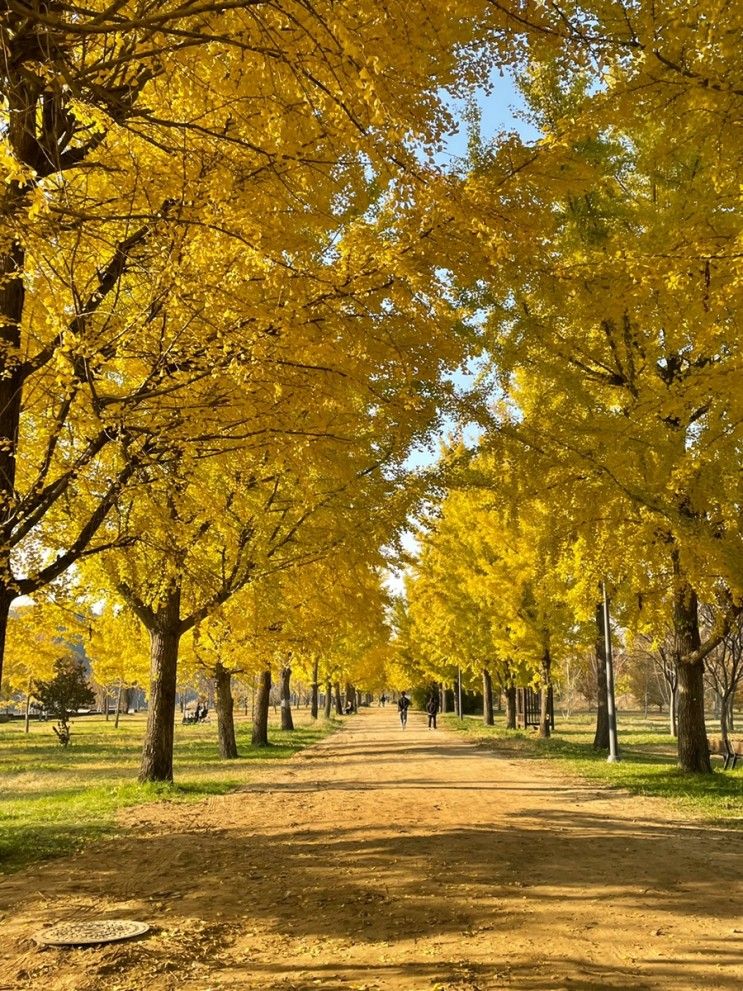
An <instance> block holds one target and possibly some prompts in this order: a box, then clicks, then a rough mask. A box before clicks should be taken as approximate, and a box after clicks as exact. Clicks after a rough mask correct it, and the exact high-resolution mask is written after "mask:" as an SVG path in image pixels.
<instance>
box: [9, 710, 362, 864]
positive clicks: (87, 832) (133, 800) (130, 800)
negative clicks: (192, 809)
mask: <svg viewBox="0 0 743 991" xmlns="http://www.w3.org/2000/svg"><path fill="white" fill-rule="evenodd" d="M342 726H343V721H342V720H339V719H335V718H331V719H329V720H325V719H324V718H320V719H319V720H318V721H317V723H314V722H311V723H309V724H308V723H302V724H300V725H297V727H296V728H295V729H294V730H293V731H284V730H281V729H278V728H276V727H271V728H270V729H269V741H270V745H269V746H268V747H265V748H264V747H252V746H250V743H249V738H248V737H247V735H246V733H245V732H244V733H243V734H242V739H240V738H238V746H239V750H240V754H241V756H240V757H239V758H237V759H236V760H220V759H219V757H218V756H215V754H216V746H217V744H216V740H211V739H209V740H204V739H201V738H199V737H197V736H196V735H195V734H193V735H190V736H189V737H184V738H182V739H181V740H180V741H178V738H177V742H176V748H175V755H174V770H175V781H174V782H173V783H172V784H171V783H168V782H157V783H146V784H140V783H139V782H138V781H137V780H136V774H137V769H138V766H137V765H138V761H137V759H136V758H135V761H134V762H133V761H132V757H131V751H132V750H133V751H134V753H135V754H137V755H138V748H139V745H140V741H139V740H136V741H134V746H133V747H130V746H129V745H128V744H129V741H128V740H127V742H126V746H125V748H122V749H125V751H126V753H125V756H124V757H121V756H120V753H121V751H120V752H119V754H117V752H116V750H115V749H114V747H115V746H116V744H118V743H119V741H120V740H121V739H122V737H121V735H119V736H118V737H115V736H112V735H111V729H110V727H109V726H106V727H105V733H106V734H107V740H105V741H104V742H101V743H100V744H99V746H98V752H97V751H96V746H95V740H96V737H95V735H94V733H93V732H91V733H90V734H89V737H86V736H85V735H83V734H82V733H81V734H80V735H79V736H78V737H77V749H76V748H75V746H74V745H73V746H72V747H70V748H69V749H68V750H66V751H63V750H62V748H61V747H58V746H56V745H55V744H54V743H53V742H51V741H49V742H48V745H47V741H44V742H43V743H42V745H41V746H39V744H38V737H37V739H36V740H33V739H31V740H29V739H28V738H25V737H19V738H17V739H16V740H14V741H12V742H11V746H13V745H15V748H16V749H15V752H14V753H13V755H12V757H13V760H14V761H15V763H14V764H11V763H9V762H8V761H7V757H8V752H9V747H8V744H7V741H2V742H4V743H5V746H6V750H5V754H4V756H5V757H6V761H5V762H4V763H5V765H6V766H5V767H3V766H2V764H0V877H2V876H3V875H7V874H11V873H15V872H16V871H19V870H22V869H24V868H27V867H30V866H31V865H33V864H36V863H40V862H42V861H45V860H49V859H52V858H55V857H61V856H65V855H67V854H70V853H74V852H76V851H79V850H81V849H82V848H83V847H84V846H86V845H87V844H88V843H91V842H93V841H96V840H101V839H107V838H112V837H114V836H116V835H117V834H119V833H120V832H121V830H122V827H121V825H120V823H119V822H118V821H117V817H118V813H119V811H121V810H123V809H126V808H131V807H133V806H139V805H146V804H149V803H152V802H178V803H190V802H199V801H202V800H203V799H205V798H208V797H209V796H214V795H225V794H229V793H230V792H234V791H237V790H238V789H240V788H243V787H245V786H246V785H247V784H249V783H250V780H251V774H250V772H251V768H253V767H255V766H256V765H265V763H266V762H272V761H276V760H278V761H285V760H288V759H290V758H292V757H293V756H294V755H295V754H297V753H299V752H300V751H303V750H306V749H307V748H309V747H312V746H314V745H315V744H317V743H319V742H320V741H321V740H323V739H325V738H326V737H327V736H329V735H331V734H333V733H335V732H337V731H338V730H339V729H340V728H341V727H342ZM199 729H201V728H199ZM245 729H247V727H245ZM190 732H191V731H189V733H190ZM100 740H102V741H103V735H102V734H101V736H100ZM86 741H93V742H86ZM106 742H108V744H109V746H108V748H107V747H106V746H105V743H106ZM34 744H35V746H34ZM117 758H118V761H117ZM94 761H95V763H94ZM107 763H110V765H111V771H110V773H108V772H107V771H106V770H105V765H106V764H107ZM88 764H89V766H88ZM65 765H67V766H65ZM102 767H103V768H104V769H102ZM6 768H7V769H6ZM3 772H4V773H3ZM14 784H19V785H21V787H19V788H17V789H16V791H15V793H14Z"/></svg>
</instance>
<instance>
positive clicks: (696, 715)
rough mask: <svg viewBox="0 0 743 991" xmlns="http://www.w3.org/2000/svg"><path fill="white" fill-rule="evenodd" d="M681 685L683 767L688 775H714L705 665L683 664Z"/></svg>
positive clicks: (679, 718)
mask: <svg viewBox="0 0 743 991" xmlns="http://www.w3.org/2000/svg"><path fill="white" fill-rule="evenodd" d="M678 684H679V687H678V729H679V735H678V755H679V766H680V767H681V768H682V770H684V771H691V772H694V773H697V774H711V773H712V763H711V761H710V758H709V743H708V742H707V728H706V725H705V722H704V663H701V664H688V663H685V662H682V664H681V666H680V667H679V683H678Z"/></svg>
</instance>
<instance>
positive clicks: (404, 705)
mask: <svg viewBox="0 0 743 991" xmlns="http://www.w3.org/2000/svg"><path fill="white" fill-rule="evenodd" d="M409 706H410V699H409V698H408V696H407V695H406V694H405V692H402V694H401V695H400V701H399V702H398V703H397V711H398V712H399V713H400V725H401V726H402V728H403V729H405V727H406V726H407V725H408V708H409Z"/></svg>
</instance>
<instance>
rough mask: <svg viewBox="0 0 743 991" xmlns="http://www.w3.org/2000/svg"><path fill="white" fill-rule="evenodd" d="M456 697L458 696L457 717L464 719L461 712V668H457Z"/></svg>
mask: <svg viewBox="0 0 743 991" xmlns="http://www.w3.org/2000/svg"><path fill="white" fill-rule="evenodd" d="M457 697H458V698H459V718H460V719H464V713H463V712H462V669H461V668H457Z"/></svg>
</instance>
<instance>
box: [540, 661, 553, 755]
mask: <svg viewBox="0 0 743 991" xmlns="http://www.w3.org/2000/svg"><path fill="white" fill-rule="evenodd" d="M551 668H552V658H551V657H550V650H549V647H545V648H544V651H543V652H542V670H541V682H542V686H541V687H542V691H541V693H540V696H541V698H540V709H539V735H540V736H541V737H545V738H546V737H548V736H549V735H550V733H551V727H550V708H549V696H550V688H551V686H552V678H551Z"/></svg>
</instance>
